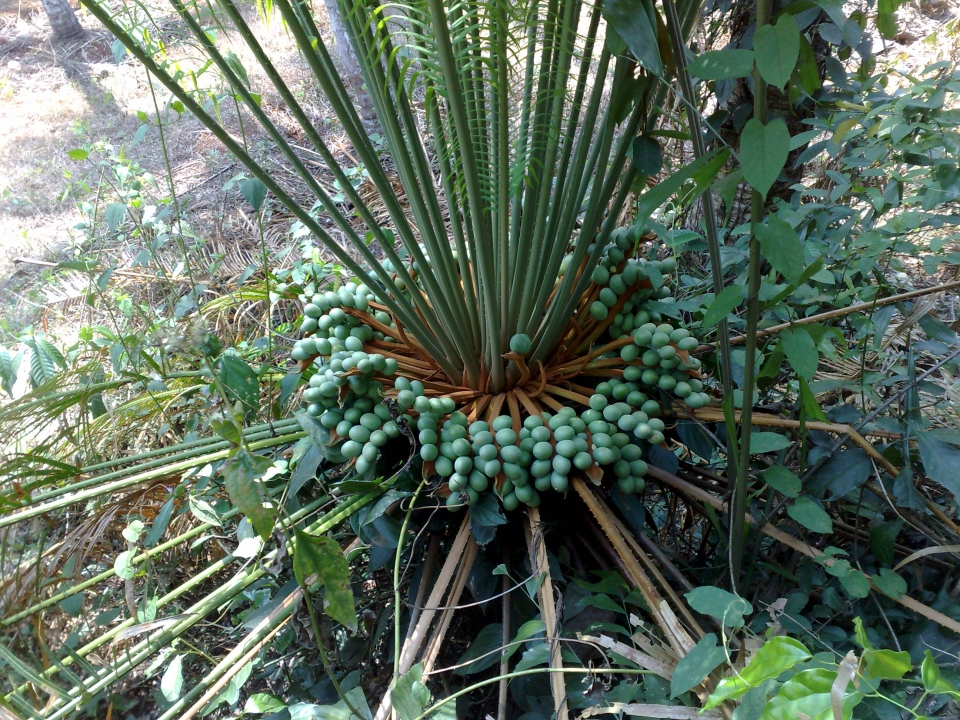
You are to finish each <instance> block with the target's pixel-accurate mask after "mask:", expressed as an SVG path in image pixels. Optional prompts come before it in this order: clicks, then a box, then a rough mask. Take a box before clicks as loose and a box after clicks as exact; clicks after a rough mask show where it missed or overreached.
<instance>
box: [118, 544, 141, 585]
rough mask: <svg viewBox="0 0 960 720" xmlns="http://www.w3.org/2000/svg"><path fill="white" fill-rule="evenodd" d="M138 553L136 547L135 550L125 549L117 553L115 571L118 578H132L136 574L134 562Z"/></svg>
mask: <svg viewBox="0 0 960 720" xmlns="http://www.w3.org/2000/svg"><path fill="white" fill-rule="evenodd" d="M136 554H137V550H136V548H134V549H133V550H124V551H123V552H122V553H120V554H119V555H117V559H116V560H115V561H114V562H113V571H114V572H115V573H116V574H117V577H118V578H121V579H123V580H132V579H133V578H134V576H136V574H137V569H136V568H135V567H134V566H133V564H132V561H133V558H134V556H135V555H136Z"/></svg>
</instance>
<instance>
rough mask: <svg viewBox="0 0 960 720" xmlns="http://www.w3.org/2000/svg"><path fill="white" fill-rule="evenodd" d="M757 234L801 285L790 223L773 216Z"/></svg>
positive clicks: (799, 248)
mask: <svg viewBox="0 0 960 720" xmlns="http://www.w3.org/2000/svg"><path fill="white" fill-rule="evenodd" d="M767 27H769V25H768V26H767ZM755 232H756V234H757V240H759V241H760V250H761V252H762V253H763V257H764V258H766V260H767V262H769V263H770V264H771V265H773V268H774V270H776V271H777V272H778V273H780V274H781V275H783V276H784V277H785V278H786V279H787V280H788V281H789V282H790V284H791V285H800V283H801V282H803V280H802V276H803V270H804V266H805V263H804V260H803V243H801V242H800V237H799V236H798V235H797V233H796V231H795V230H794V229H793V228H792V227H790V223H788V222H786V221H784V220H781V219H780V218H778V217H777V216H776V215H771V216H770V217H769V218H767V220H766V222H764V223H761V224H758V225H757V226H756V230H755Z"/></svg>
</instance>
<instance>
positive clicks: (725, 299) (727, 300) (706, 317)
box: [703, 285, 743, 328]
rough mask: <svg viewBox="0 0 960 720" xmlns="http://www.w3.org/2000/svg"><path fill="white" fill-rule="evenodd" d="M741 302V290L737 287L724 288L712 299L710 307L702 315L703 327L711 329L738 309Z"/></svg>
mask: <svg viewBox="0 0 960 720" xmlns="http://www.w3.org/2000/svg"><path fill="white" fill-rule="evenodd" d="M742 302H743V288H741V287H740V286H739V285H729V286H727V287H725V288H724V289H723V292H721V293H720V294H719V295H717V296H716V297H715V298H714V299H713V302H711V303H710V307H708V308H707V311H706V312H705V313H704V314H703V327H704V328H709V327H713V326H714V325H716V324H717V323H719V322H720V321H721V320H723V319H724V318H725V317H727V315H729V314H730V313H732V312H733V311H734V310H735V309H736V308H738V307H740V304H741V303H742Z"/></svg>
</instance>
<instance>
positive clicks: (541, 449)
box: [533, 442, 553, 460]
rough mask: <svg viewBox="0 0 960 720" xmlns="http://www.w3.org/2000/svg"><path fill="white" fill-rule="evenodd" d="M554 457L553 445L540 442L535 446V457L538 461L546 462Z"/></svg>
mask: <svg viewBox="0 0 960 720" xmlns="http://www.w3.org/2000/svg"><path fill="white" fill-rule="evenodd" d="M552 455H553V445H551V444H550V443H548V442H538V443H537V444H536V445H534V446H533V456H534V457H535V458H536V459H537V460H546V459H548V458H550V457H551V456H552Z"/></svg>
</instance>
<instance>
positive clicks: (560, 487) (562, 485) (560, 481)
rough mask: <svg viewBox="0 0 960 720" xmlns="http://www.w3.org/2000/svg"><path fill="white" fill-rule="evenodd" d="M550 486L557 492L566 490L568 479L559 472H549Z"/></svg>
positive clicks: (568, 485)
mask: <svg viewBox="0 0 960 720" xmlns="http://www.w3.org/2000/svg"><path fill="white" fill-rule="evenodd" d="M550 487H552V488H553V489H554V490H556V491H557V492H561V493H562V492H566V491H567V488H568V487H570V481H569V480H568V479H567V476H566V475H563V474H561V473H551V474H550Z"/></svg>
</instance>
